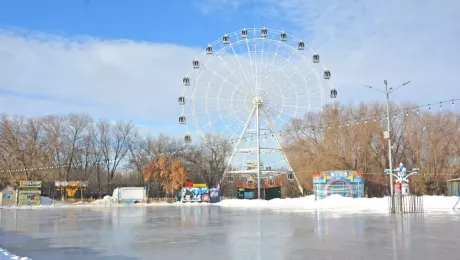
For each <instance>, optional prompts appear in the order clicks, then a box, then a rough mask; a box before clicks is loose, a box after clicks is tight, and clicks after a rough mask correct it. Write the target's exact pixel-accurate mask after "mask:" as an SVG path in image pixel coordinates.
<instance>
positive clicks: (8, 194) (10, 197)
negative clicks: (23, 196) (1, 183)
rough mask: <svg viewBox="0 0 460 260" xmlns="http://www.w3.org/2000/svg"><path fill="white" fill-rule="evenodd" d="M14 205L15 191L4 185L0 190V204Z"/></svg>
mask: <svg viewBox="0 0 460 260" xmlns="http://www.w3.org/2000/svg"><path fill="white" fill-rule="evenodd" d="M14 205H16V191H15V190H14V189H13V188H12V187H11V186H6V187H5V188H4V189H3V190H2V192H0V206H14Z"/></svg>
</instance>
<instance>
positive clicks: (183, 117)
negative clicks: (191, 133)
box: [179, 115, 187, 125]
mask: <svg viewBox="0 0 460 260" xmlns="http://www.w3.org/2000/svg"><path fill="white" fill-rule="evenodd" d="M186 121H187V120H186V119H185V116H183V115H182V116H180V117H179V124H181V125H183V124H185V123H186Z"/></svg>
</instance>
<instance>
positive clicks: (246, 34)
mask: <svg viewBox="0 0 460 260" xmlns="http://www.w3.org/2000/svg"><path fill="white" fill-rule="evenodd" d="M241 37H243V38H248V30H246V28H244V29H243V30H242V31H241Z"/></svg>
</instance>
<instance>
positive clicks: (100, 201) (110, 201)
mask: <svg viewBox="0 0 460 260" xmlns="http://www.w3.org/2000/svg"><path fill="white" fill-rule="evenodd" d="M91 204H92V205H107V206H108V205H113V204H115V202H114V201H113V199H112V197H111V196H108V195H107V196H105V197H104V198H102V199H98V200H95V201H93V202H91Z"/></svg>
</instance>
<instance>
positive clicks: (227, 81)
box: [206, 67, 246, 95]
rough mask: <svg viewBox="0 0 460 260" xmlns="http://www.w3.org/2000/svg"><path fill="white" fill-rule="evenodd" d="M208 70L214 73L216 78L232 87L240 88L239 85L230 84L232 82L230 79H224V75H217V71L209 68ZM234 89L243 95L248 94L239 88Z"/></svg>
mask: <svg viewBox="0 0 460 260" xmlns="http://www.w3.org/2000/svg"><path fill="white" fill-rule="evenodd" d="M206 68H207V69H208V70H209V71H210V72H211V73H213V74H214V76H216V77H218V78H220V79H221V80H222V81H224V82H226V83H228V84H229V85H230V86H238V84H234V83H232V82H230V81H229V80H228V77H223V76H222V75H220V74H219V73H217V72H216V71H214V70H212V69H210V68H209V67H206ZM221 88H222V86H221ZM234 89H236V90H238V91H239V92H240V93H241V94H243V95H246V93H244V92H243V90H241V89H239V88H234Z"/></svg>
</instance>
